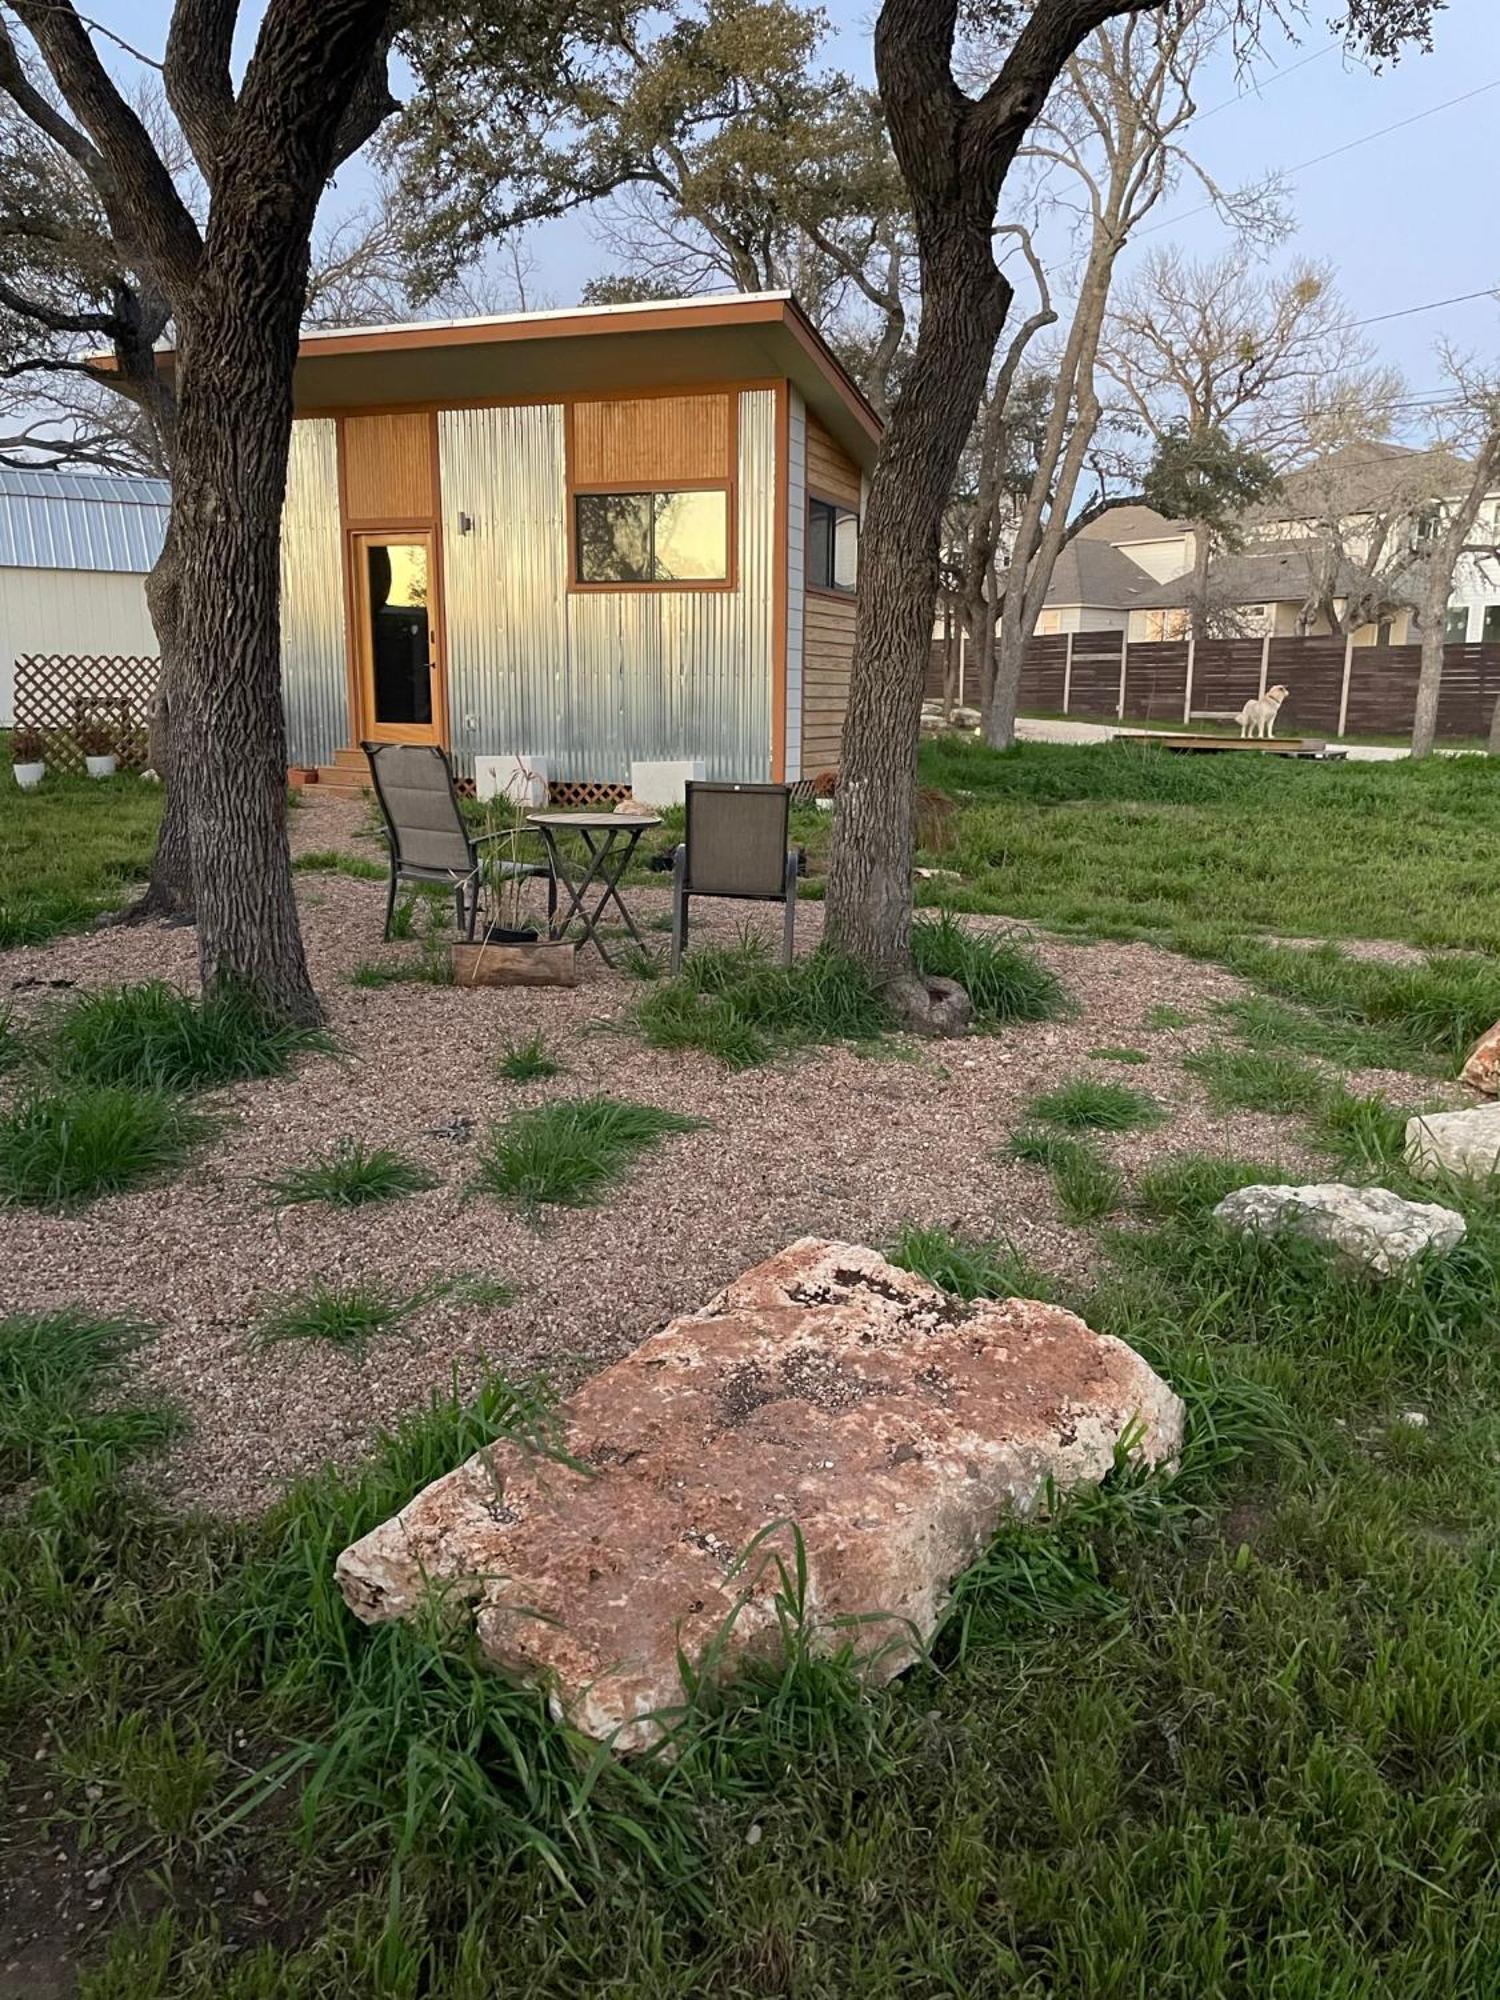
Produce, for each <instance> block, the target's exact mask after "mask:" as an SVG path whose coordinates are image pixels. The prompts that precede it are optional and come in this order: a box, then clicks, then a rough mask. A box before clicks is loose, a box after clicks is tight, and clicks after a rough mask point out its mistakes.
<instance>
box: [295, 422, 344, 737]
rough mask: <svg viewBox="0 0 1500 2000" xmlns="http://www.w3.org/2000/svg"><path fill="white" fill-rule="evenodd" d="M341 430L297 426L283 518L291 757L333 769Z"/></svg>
mask: <svg viewBox="0 0 1500 2000" xmlns="http://www.w3.org/2000/svg"><path fill="white" fill-rule="evenodd" d="M346 661H347V653H346V648H345V627H344V570H343V556H342V551H341V548H340V534H339V464H338V429H337V426H336V425H335V423H334V421H333V419H332V417H304V418H300V419H299V420H298V421H297V422H296V423H294V424H293V425H292V448H291V457H290V459H289V461H288V464H287V476H286V506H285V508H284V509H283V511H282V516H281V698H282V704H283V706H284V707H285V709H286V734H287V757H288V759H289V761H290V762H291V763H293V764H327V763H329V762H331V760H332V757H333V753H334V751H335V750H338V749H341V748H343V747H344V746H345V745H346V744H348V743H349V741H350V739H351V735H352V727H351V724H350V720H349V683H348V678H347V669H346Z"/></svg>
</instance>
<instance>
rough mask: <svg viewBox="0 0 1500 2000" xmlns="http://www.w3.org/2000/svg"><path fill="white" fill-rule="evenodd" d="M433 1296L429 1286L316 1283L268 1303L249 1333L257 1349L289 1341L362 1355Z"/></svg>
mask: <svg viewBox="0 0 1500 2000" xmlns="http://www.w3.org/2000/svg"><path fill="white" fill-rule="evenodd" d="M435 1295H436V1294H435V1293H434V1290H433V1288H432V1287H430V1286H426V1287H422V1288H420V1289H419V1290H417V1291H398V1290H397V1289H396V1288H395V1287H394V1286H393V1285H388V1284H384V1283H381V1282H379V1281H378V1280H374V1279H356V1280H353V1281H351V1282H349V1283H340V1284H330V1283H328V1282H325V1281H323V1280H319V1281H317V1282H316V1283H314V1284H311V1285H308V1286H306V1287H305V1288H304V1289H303V1290H301V1291H297V1292H292V1293H290V1294H288V1296H286V1297H285V1298H281V1299H273V1300H272V1301H271V1302H270V1303H269V1304H268V1305H266V1306H265V1307H264V1308H263V1310H262V1311H261V1313H260V1315H259V1317H258V1318H257V1319H256V1321H255V1324H254V1326H253V1328H252V1329H251V1337H252V1339H253V1340H254V1341H255V1343H256V1345H257V1346H260V1347H283V1346H285V1345H287V1343H288V1342H294V1341H303V1340H310V1341H325V1342H327V1344H328V1345H329V1346H330V1347H340V1348H347V1349H349V1350H350V1351H351V1352H352V1353H353V1354H355V1355H356V1356H360V1355H363V1354H364V1352H365V1351H366V1349H367V1348H368V1347H369V1345H370V1342H371V1341H372V1340H378V1339H380V1338H381V1337H382V1336H383V1335H386V1334H392V1333H399V1332H401V1330H402V1329H403V1328H404V1327H405V1325H406V1323H407V1321H408V1320H409V1319H411V1317H412V1315H413V1314H414V1313H416V1312H417V1311H419V1310H420V1308H421V1307H422V1306H424V1305H427V1304H429V1303H430V1302H431V1301H432V1299H433V1297H434V1296H435Z"/></svg>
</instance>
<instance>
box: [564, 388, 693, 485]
mask: <svg viewBox="0 0 1500 2000" xmlns="http://www.w3.org/2000/svg"><path fill="white" fill-rule="evenodd" d="M572 416H573V483H574V484H575V485H577V486H613V487H632V486H645V487H649V486H670V485H671V484H672V483H673V482H674V481H675V480H691V481H698V480H707V479H728V478H729V477H730V474H731V466H730V439H731V435H732V425H731V422H730V402H729V397H728V396H640V397H633V398H631V399H630V400H629V401H623V400H622V401H618V402H600V403H596V402H578V403H575V404H574V405H573V412H572Z"/></svg>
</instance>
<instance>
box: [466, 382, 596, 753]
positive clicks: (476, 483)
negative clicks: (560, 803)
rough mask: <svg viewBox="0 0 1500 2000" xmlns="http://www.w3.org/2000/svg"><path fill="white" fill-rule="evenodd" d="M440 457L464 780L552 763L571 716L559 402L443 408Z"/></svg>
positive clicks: (561, 417)
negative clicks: (481, 771) (514, 766)
mask: <svg viewBox="0 0 1500 2000" xmlns="http://www.w3.org/2000/svg"><path fill="white" fill-rule="evenodd" d="M438 456H439V468H440V471H439V483H440V485H441V488H442V505H443V616H444V627H445V631H446V634H447V648H448V652H447V658H448V725H449V733H450V736H451V739H452V746H453V754H454V757H455V760H456V761H457V763H458V764H459V766H460V768H461V769H462V770H463V771H465V772H466V773H467V772H471V771H472V770H473V768H474V758H475V756H476V755H477V754H481V753H496V752H499V753H503V752H506V751H511V752H515V753H517V754H519V755H521V756H528V757H542V756H546V757H550V758H553V759H555V758H556V757H557V755H558V752H559V749H560V747H561V742H562V740H563V736H564V732H565V729H566V726H567V719H568V702H567V671H568V624H567V561H568V550H567V538H566V533H565V516H564V491H565V485H566V480H565V473H564V463H563V413H562V409H561V406H560V405H557V404H539V405H529V406H526V407H523V408H518V409H511V410H444V411H443V412H442V413H441V414H440V416H439V417H438ZM460 514H467V515H468V517H469V520H470V522H471V524H472V525H471V527H470V528H469V531H468V532H467V533H466V534H460V533H459V531H458V517H459V515H460ZM553 775H554V776H557V777H561V776H564V775H571V773H568V774H565V773H564V772H563V771H562V769H561V768H560V767H555V768H554V771H553Z"/></svg>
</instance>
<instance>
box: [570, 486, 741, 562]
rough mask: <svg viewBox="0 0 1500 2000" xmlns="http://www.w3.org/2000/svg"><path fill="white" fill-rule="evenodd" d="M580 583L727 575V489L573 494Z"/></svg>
mask: <svg viewBox="0 0 1500 2000" xmlns="http://www.w3.org/2000/svg"><path fill="white" fill-rule="evenodd" d="M574 526H575V540H576V568H577V575H578V581H579V582H580V583H716V582H721V581H723V580H724V579H725V578H726V577H727V576H728V574H729V496H728V494H727V493H726V492H725V491H724V490H723V489H722V488H710V489H708V490H706V491H698V490H686V489H683V490H674V491H670V492H653V493H579V494H577V495H576V496H575V498H574Z"/></svg>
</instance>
